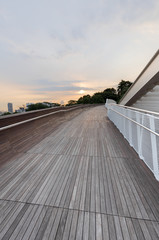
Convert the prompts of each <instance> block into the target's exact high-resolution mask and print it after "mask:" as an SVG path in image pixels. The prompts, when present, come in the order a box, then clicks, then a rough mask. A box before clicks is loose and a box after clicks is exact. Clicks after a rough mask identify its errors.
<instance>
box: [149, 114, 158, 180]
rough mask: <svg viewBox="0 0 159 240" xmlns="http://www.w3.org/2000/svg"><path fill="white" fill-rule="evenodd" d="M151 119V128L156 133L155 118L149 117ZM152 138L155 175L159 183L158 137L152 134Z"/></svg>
mask: <svg viewBox="0 0 159 240" xmlns="http://www.w3.org/2000/svg"><path fill="white" fill-rule="evenodd" d="M149 118H150V128H151V130H152V131H154V132H155V121H154V117H152V116H149ZM150 136H151V147H152V161H153V173H154V175H155V177H156V179H157V180H158V181H159V170H158V159H157V136H156V135H154V134H153V133H150Z"/></svg>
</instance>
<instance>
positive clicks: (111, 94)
mask: <svg viewBox="0 0 159 240" xmlns="http://www.w3.org/2000/svg"><path fill="white" fill-rule="evenodd" d="M102 96H103V98H104V101H106V99H107V98H108V99H113V100H114V101H117V99H118V95H117V91H116V89H115V88H107V89H105V90H104V91H103V92H102Z"/></svg>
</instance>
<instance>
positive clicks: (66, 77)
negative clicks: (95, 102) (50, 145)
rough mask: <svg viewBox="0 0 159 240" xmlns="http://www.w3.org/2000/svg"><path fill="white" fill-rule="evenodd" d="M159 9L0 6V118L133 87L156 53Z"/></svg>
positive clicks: (84, 4)
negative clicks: (124, 83)
mask: <svg viewBox="0 0 159 240" xmlns="http://www.w3.org/2000/svg"><path fill="white" fill-rule="evenodd" d="M158 10H159V2H158V1H157V0H146V1H144V2H142V1H141V2H138V3H136V1H125V0H115V1H113V2H112V1H110V0H107V1H105V0H98V1H96V0H94V1H90V0H87V1H80V2H79V1H77V2H76V1H74V2H73V1H71V0H68V1H67V2H66V1H63V0H62V1H60V2H55V1H50V0H48V1H47V2H46V1H43V0H38V1H37V0H35V1H31V0H28V1H27V2H22V1H20V0H15V1H13V2H11V1H9V0H5V1H2V2H1V3H0V23H1V24H0V32H1V34H0V50H1V55H0V84H1V85H0V111H6V110H7V103H8V102H11V103H13V107H14V109H16V108H18V107H21V106H22V105H23V104H26V103H28V102H31V103H36V102H43V101H48V102H58V103H60V102H61V101H64V103H65V104H66V103H67V102H68V101H69V100H78V99H79V98H80V97H81V96H83V95H87V94H90V95H93V94H94V93H95V92H98V91H103V90H104V89H106V88H112V87H113V88H116V86H117V84H118V83H119V82H120V80H121V79H124V80H126V81H130V82H134V81H135V79H136V78H137V76H138V75H139V74H140V73H141V71H142V70H143V69H144V67H145V66H146V64H147V63H148V62H149V60H150V59H151V58H152V56H153V55H154V54H155V52H156V51H157V49H158V42H159V28H158V25H159V15H158Z"/></svg>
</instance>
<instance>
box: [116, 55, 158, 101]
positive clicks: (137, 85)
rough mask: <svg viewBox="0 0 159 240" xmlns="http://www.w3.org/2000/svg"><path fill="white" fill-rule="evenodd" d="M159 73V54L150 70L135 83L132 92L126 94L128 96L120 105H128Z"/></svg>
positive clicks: (147, 69) (149, 67)
mask: <svg viewBox="0 0 159 240" xmlns="http://www.w3.org/2000/svg"><path fill="white" fill-rule="evenodd" d="M158 71H159V54H157V56H156V57H155V58H154V59H153V61H152V62H151V63H150V65H149V66H148V68H146V70H145V71H143V73H142V74H141V76H140V77H138V78H137V80H136V81H135V82H134V84H133V85H132V86H131V88H130V90H129V91H128V92H127V93H126V95H125V96H124V97H123V99H122V100H121V102H120V104H122V105H126V104H127V102H128V101H130V100H131V99H132V97H133V96H134V95H135V94H136V93H137V92H139V90H141V89H142V87H143V86H144V85H145V84H147V83H148V82H149V81H150V79H152V78H153V77H154V76H155V75H156V74H157V73H158Z"/></svg>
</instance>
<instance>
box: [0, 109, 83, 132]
mask: <svg viewBox="0 0 159 240" xmlns="http://www.w3.org/2000/svg"><path fill="white" fill-rule="evenodd" d="M78 108H80V107H74V108H70V109H67V110H59V111H55V112H51V113H47V114H45V115H42V116H38V117H34V118H30V119H28V120H25V121H21V122H18V123H14V124H10V125H8V126H5V127H1V128H0V131H3V130H6V129H9V128H12V127H16V126H19V125H22V124H24V123H28V122H31V121H34V120H37V119H40V118H44V117H47V116H50V115H53V114H56V113H59V112H68V111H71V110H74V109H78Z"/></svg>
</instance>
